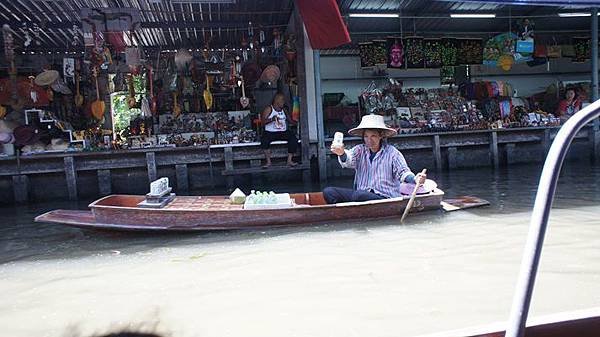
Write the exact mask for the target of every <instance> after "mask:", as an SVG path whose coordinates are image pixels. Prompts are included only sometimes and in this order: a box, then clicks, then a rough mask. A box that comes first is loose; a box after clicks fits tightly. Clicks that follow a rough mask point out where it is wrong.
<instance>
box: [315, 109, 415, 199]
mask: <svg viewBox="0 0 600 337" xmlns="http://www.w3.org/2000/svg"><path fill="white" fill-rule="evenodd" d="M348 133H349V134H350V135H352V136H359V137H362V138H363V141H364V144H360V145H357V146H355V147H353V148H352V149H350V150H346V149H344V146H343V145H342V146H332V147H331V152H333V153H335V154H336V155H337V156H338V161H339V163H340V165H342V167H344V168H353V169H355V170H356V175H355V177H354V188H355V189H349V188H340V187H326V188H325V189H324V190H323V197H324V198H325V200H326V201H327V203H329V204H334V203H338V202H348V201H367V200H377V199H385V198H394V197H399V196H400V195H401V188H400V186H401V183H402V182H406V183H410V184H415V182H418V183H419V185H421V184H423V183H424V182H425V180H426V178H427V177H426V175H425V174H423V175H421V174H420V173H419V174H418V175H415V174H414V173H413V172H412V171H411V170H410V168H409V167H408V165H407V164H406V160H405V159H404V156H403V155H402V153H400V151H398V150H397V149H396V148H395V147H394V146H392V145H389V144H388V143H387V141H386V138H387V137H391V136H394V135H395V134H396V130H394V129H392V128H389V127H387V126H386V125H385V123H384V121H383V117H382V116H380V115H365V116H363V118H362V120H361V122H360V124H359V125H358V127H356V128H354V129H351V130H350V131H348Z"/></svg>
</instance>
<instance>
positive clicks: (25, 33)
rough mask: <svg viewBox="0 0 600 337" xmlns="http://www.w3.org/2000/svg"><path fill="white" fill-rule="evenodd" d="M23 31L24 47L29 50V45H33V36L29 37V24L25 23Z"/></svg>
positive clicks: (22, 27)
mask: <svg viewBox="0 0 600 337" xmlns="http://www.w3.org/2000/svg"><path fill="white" fill-rule="evenodd" d="M21 30H22V31H23V46H25V48H27V47H29V45H31V42H32V41H33V39H32V38H31V35H29V27H27V23H25V22H23V25H22V26H21Z"/></svg>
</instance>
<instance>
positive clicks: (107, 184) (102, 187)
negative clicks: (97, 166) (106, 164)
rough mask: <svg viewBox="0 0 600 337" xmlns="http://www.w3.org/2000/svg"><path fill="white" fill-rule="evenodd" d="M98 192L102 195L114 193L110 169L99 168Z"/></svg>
mask: <svg viewBox="0 0 600 337" xmlns="http://www.w3.org/2000/svg"><path fill="white" fill-rule="evenodd" d="M96 172H97V174H98V192H99V193H100V195H101V196H105V195H109V194H111V193H112V179H111V177H110V170H98V171H96Z"/></svg>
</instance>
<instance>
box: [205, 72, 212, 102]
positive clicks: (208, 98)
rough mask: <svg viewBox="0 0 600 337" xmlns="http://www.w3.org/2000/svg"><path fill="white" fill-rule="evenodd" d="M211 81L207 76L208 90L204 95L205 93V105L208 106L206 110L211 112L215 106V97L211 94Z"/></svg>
mask: <svg viewBox="0 0 600 337" xmlns="http://www.w3.org/2000/svg"><path fill="white" fill-rule="evenodd" d="M210 82H211V81H210V80H209V77H208V75H206V89H204V93H203V97H204V104H205V105H206V110H210V108H212V105H213V96H212V93H211V92H210Z"/></svg>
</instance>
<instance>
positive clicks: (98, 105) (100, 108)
mask: <svg viewBox="0 0 600 337" xmlns="http://www.w3.org/2000/svg"><path fill="white" fill-rule="evenodd" d="M94 80H95V81H96V100H95V101H93V102H92V107H91V108H92V115H93V116H94V118H96V119H97V120H102V117H104V111H105V109H106V105H105V104H104V101H102V100H100V89H98V70H97V69H96V68H94Z"/></svg>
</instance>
